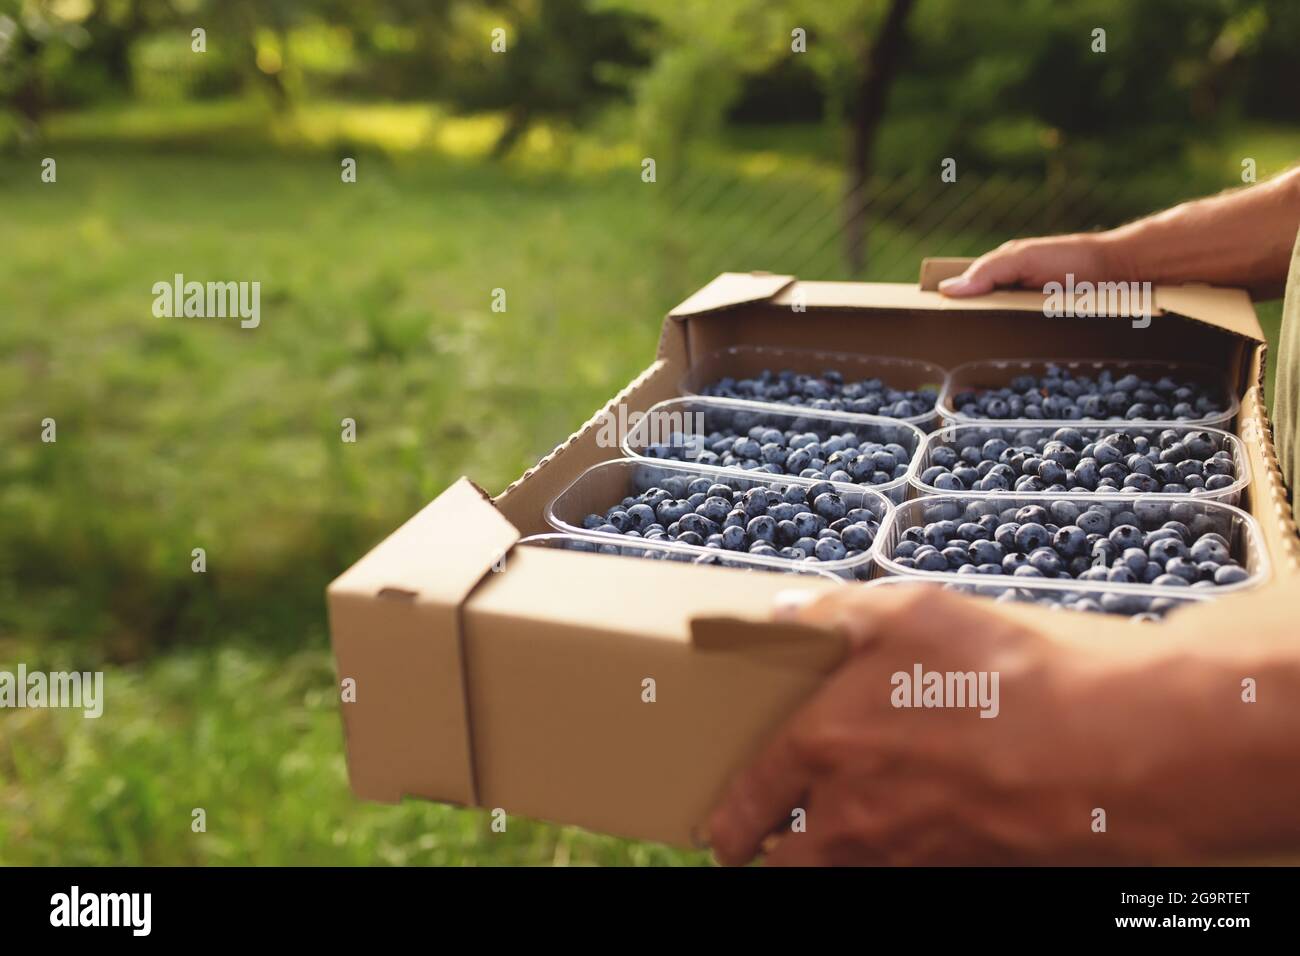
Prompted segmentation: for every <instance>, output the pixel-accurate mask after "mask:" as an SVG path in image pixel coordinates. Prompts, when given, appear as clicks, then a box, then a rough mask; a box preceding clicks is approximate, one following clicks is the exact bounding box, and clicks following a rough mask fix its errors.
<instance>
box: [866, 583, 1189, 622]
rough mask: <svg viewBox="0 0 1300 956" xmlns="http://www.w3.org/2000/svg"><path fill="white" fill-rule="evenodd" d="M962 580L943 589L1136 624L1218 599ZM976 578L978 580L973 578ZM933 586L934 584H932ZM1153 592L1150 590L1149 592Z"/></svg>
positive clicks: (888, 585)
mask: <svg viewBox="0 0 1300 956" xmlns="http://www.w3.org/2000/svg"><path fill="white" fill-rule="evenodd" d="M959 577H961V578H962V580H960V581H949V580H945V581H944V582H943V583H942V584H941V587H943V588H944V589H945V590H949V591H956V592H957V593H959V594H970V595H973V596H976V597H984V598H989V599H990V600H993V601H997V602H999V603H1002V602H1008V601H1009V602H1016V603H1024V604H1037V605H1040V606H1042V607H1047V608H1050V609H1052V610H1053V611H1055V610H1061V611H1084V612H1092V613H1102V614H1116V615H1121V616H1125V617H1128V618H1129V619H1130V620H1133V621H1157V620H1160V619H1162V618H1163V617H1164V616H1165V615H1166V614H1169V613H1170V612H1172V611H1177V610H1179V609H1181V608H1185V607H1195V606H1197V605H1200V604H1204V603H1205V602H1206V601H1212V600H1214V596H1213V595H1212V594H1209V593H1207V592H1206V591H1194V590H1193V589H1191V588H1184V589H1171V588H1166V589H1164V590H1162V591H1161V592H1160V593H1159V594H1147V593H1142V594H1136V593H1134V592H1133V591H1131V590H1125V589H1123V588H1116V587H1114V586H1112V585H1109V584H1089V583H1087V582H1083V581H1037V580H1034V579H1031V578H1022V579H1017V580H1016V583H1015V584H1012V583H1010V582H1011V581H1012V580H1013V579H1011V578H1003V579H1001V580H998V579H997V578H996V577H995V576H992V575H990V576H989V577H982V576H981V577H976V576H973V575H959ZM972 577H974V578H975V579H974V580H971V578H972ZM927 581H929V578H928V577H922V576H921V575H897V576H891V577H883V578H876V579H875V580H874V581H868V582H867V583H866V584H865V585H863V586H864V587H868V588H878V587H883V588H894V587H907V586H908V585H917V584H924V583H926V582H927ZM930 583H933V582H930ZM1148 590H1149V589H1148Z"/></svg>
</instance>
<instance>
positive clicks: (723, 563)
mask: <svg viewBox="0 0 1300 956" xmlns="http://www.w3.org/2000/svg"><path fill="white" fill-rule="evenodd" d="M519 543H520V544H522V545H527V546H528V547H532V548H557V549H560V550H564V551H580V552H583V553H586V554H612V555H615V556H617V557H624V558H640V559H642V560H648V561H676V562H681V563H683V564H700V565H708V566H710V567H719V568H736V569H739V570H742V571H775V572H778V573H783V574H798V575H803V576H811V577H816V578H825V579H827V580H830V581H834V582H836V583H837V584H843V583H844V578H842V577H840V576H839V575H836V574H832V573H831V572H829V571H823V570H822V569H821V568H819V567H817V566H816V565H813V564H811V563H808V564H802V563H799V562H796V561H786V562H784V565H783V566H782V567H779V568H774V567H770V566H768V565H767V564H760V563H758V562H757V561H755V560H753V559H751V558H750V557H749V555H746V554H736V553H733V552H730V551H727V552H724V553H722V554H721V555H719V554H717V553H716V552H713V553H710V554H707V555H699V554H696V553H695V549H694V548H691V549H689V550H688V549H687V548H686V547H684V546H682V545H676V544H672V543H671V542H669V543H663V542H659V541H636V540H635V539H627V543H625V542H624V541H618V540H611V536H609V535H592V534H570V533H561V532H553V533H550V534H534V535H529V536H528V537H526V538H521V539H520V540H519Z"/></svg>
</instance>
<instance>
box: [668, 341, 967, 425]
mask: <svg viewBox="0 0 1300 956" xmlns="http://www.w3.org/2000/svg"><path fill="white" fill-rule="evenodd" d="M787 369H789V370H790V371H793V372H798V373H800V374H803V375H820V374H821V373H823V372H825V371H828V370H832V369H833V370H835V371H837V372H839V373H840V374H841V375H843V376H844V380H845V381H846V382H859V381H865V380H867V379H873V378H878V379H880V380H881V382H883V383H884V384H885V385H887V386H888V387H890V388H897V389H903V390H907V391H917V390H920V389H931V390H932V391H934V393H935V395H936V398H937V397H938V396H940V395H942V393H943V390H944V386H945V385H946V384H947V381H948V370H947V369H945V368H941V367H940V366H938V365H935V364H934V363H933V362H925V361H921V360H920V359H906V358H894V357H891V356H885V355H862V354H859V353H856V352H823V351H815V350H812V349H783V348H773V347H769V346H760V345H733V346H732V347H730V348H726V349H718V350H716V351H713V352H706V353H705V354H703V355H701V356H699V357H697V358H695V359H693V360H692V361H691V367H690V370H689V371H688V372H687V373H686V377H685V378H684V379H683V380H682V382H681V385H680V391H681V393H682V394H683V395H692V396H695V395H698V396H704V397H710V398H713V397H726V396H713V395H709V388H710V386H712V385H715V384H716V383H717V382H719V381H721V380H722V379H723V378H727V377H730V378H735V379H744V378H754V377H756V376H758V375H759V374H761V373H762V372H763V371H771V372H781V371H785V370H787ZM741 400H743V401H760V402H762V403H763V404H768V405H776V406H777V407H785V406H789V407H791V408H812V409H813V410H814V411H819V412H820V411H836V409H823V408H818V407H817V406H813V405H801V404H797V403H794V402H767V401H764V400H762V399H757V398H743V399H741ZM849 414H864V413H861V412H850V413H849ZM885 417H898V418H899V420H901V421H905V422H907V423H908V424H911V425H915V426H916V427H917V428H920V429H921V430H922V431H926V430H928V429H929V428H931V427H932V426H933V425H934V424H936V423H937V422H938V421H939V417H938V414H937V412H936V411H935V410H934V409H931V410H928V411H925V412H922V413H918V414H916V415H906V416H885Z"/></svg>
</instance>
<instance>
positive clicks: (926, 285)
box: [917, 257, 975, 292]
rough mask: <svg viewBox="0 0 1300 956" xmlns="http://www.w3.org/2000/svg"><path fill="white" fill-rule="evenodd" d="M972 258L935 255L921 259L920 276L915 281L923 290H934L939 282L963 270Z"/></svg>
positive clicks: (968, 265) (957, 274)
mask: <svg viewBox="0 0 1300 956" xmlns="http://www.w3.org/2000/svg"><path fill="white" fill-rule="evenodd" d="M974 261H975V260H974V259H960V258H943V257H936V258H930V259H922V260H921V278H920V281H919V282H918V283H917V285H919V286H920V287H921V289H922V290H923V291H925V292H935V291H937V290H938V288H939V283H940V282H942V281H943V280H944V279H951V278H952V277H953V276H959V275H961V274H962V273H963V272H965V271H966V270H967V269H968V268H969V267H970V264H971V263H972V262H974Z"/></svg>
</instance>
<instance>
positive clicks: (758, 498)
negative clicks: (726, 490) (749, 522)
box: [743, 488, 771, 518]
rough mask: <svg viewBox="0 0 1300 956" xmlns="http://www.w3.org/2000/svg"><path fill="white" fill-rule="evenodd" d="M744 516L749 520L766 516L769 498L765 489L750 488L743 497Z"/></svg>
mask: <svg viewBox="0 0 1300 956" xmlns="http://www.w3.org/2000/svg"><path fill="white" fill-rule="evenodd" d="M743 500H744V509H745V514H747V515H749V517H751V518H755V517H757V516H759V515H762V514H766V513H767V508H768V505H769V504H770V503H771V496H770V494H769V493H768V490H767V489H766V488H750V489H749V490H748V491H746V492H745V495H744V499H743Z"/></svg>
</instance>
